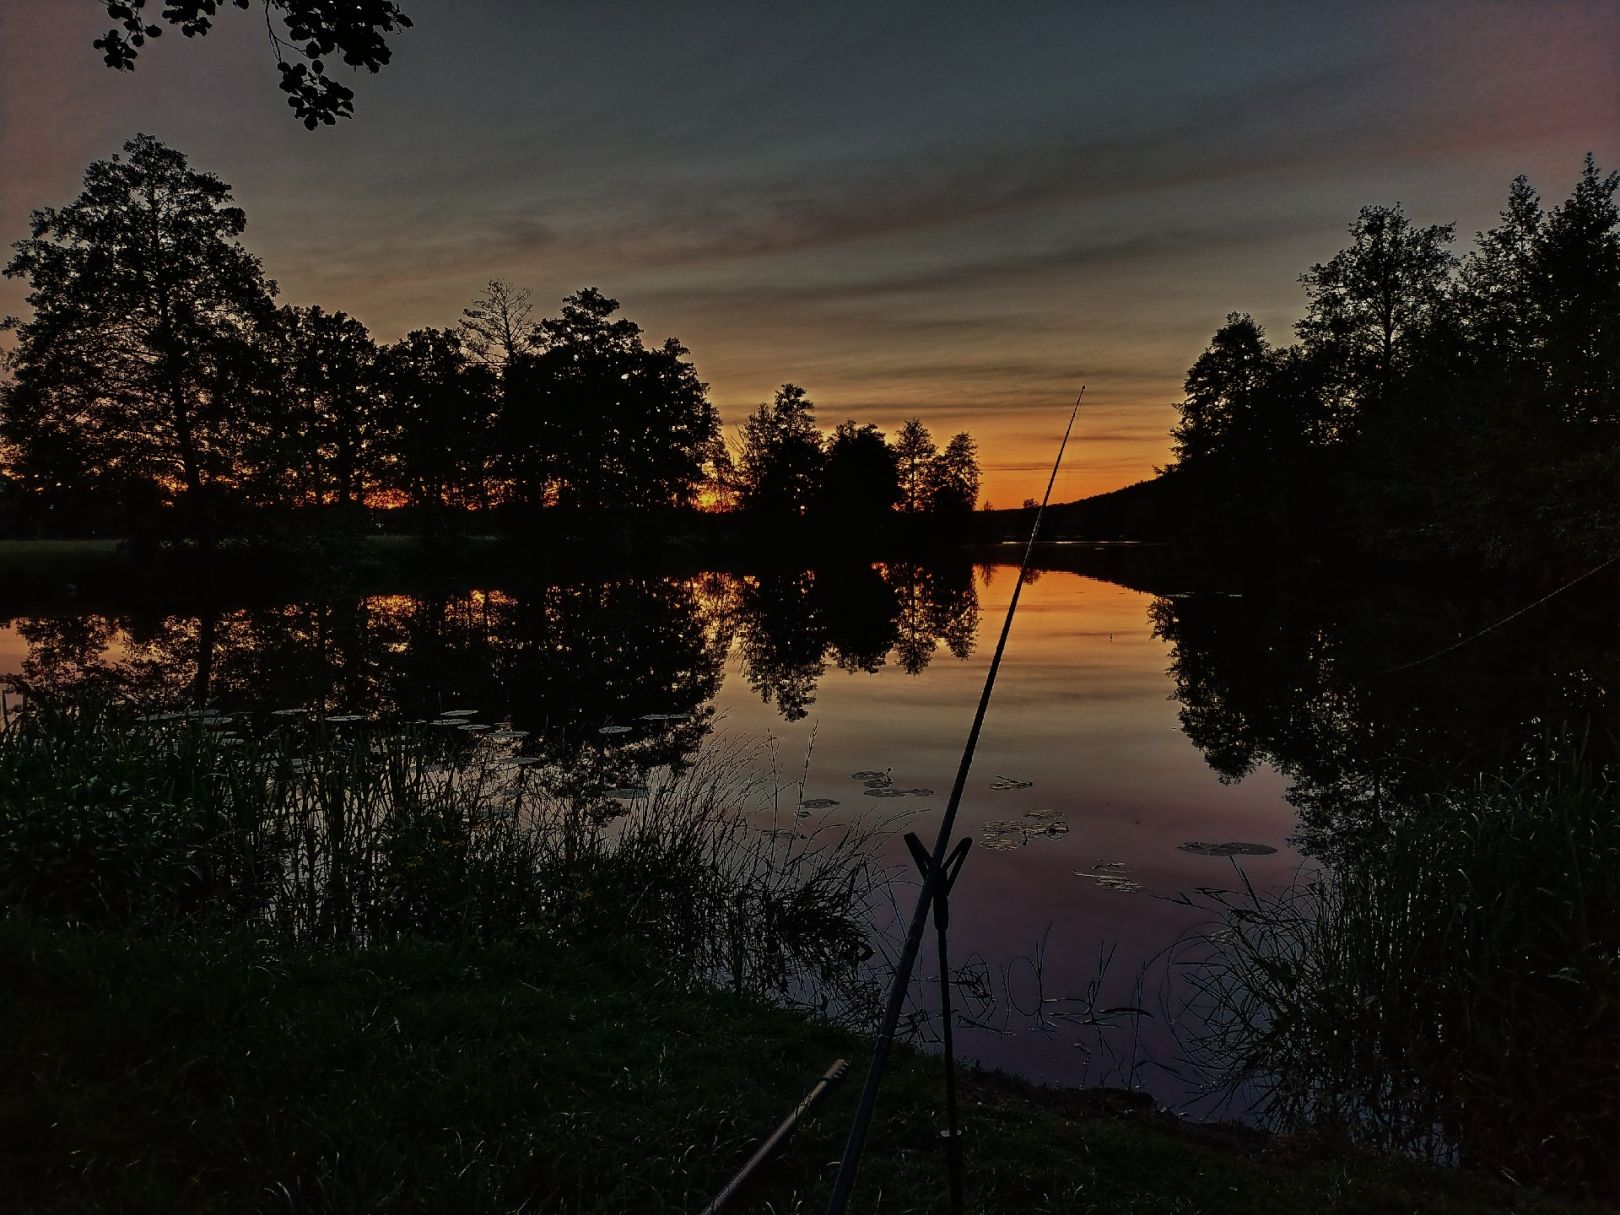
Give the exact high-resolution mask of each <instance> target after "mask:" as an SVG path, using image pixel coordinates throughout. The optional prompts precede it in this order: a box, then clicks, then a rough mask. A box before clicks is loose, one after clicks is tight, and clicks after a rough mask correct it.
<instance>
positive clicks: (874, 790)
mask: <svg viewBox="0 0 1620 1215" xmlns="http://www.w3.org/2000/svg"><path fill="white" fill-rule="evenodd" d="M850 779H851V780H858V781H860V782H862V783H863V784H864V785H865V786H866V795H867V796H868V797H933V796H934V791H933V790H932V789H897V788H895V786H894V782H893V781H892V780H891V779H890V778H889V774H888V772H887V771H883V772H851V773H850ZM835 804H836V803H835Z"/></svg>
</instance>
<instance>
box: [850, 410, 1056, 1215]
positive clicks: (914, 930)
mask: <svg viewBox="0 0 1620 1215" xmlns="http://www.w3.org/2000/svg"><path fill="white" fill-rule="evenodd" d="M1085 395H1086V389H1085V386H1084V385H1081V387H1080V392H1079V395H1078V396H1076V397H1075V399H1074V409H1073V411H1072V412H1071V413H1070V414H1069V424H1068V426H1066V427H1065V428H1064V431H1063V442H1062V443H1060V444H1059V445H1058V453H1057V459H1056V460H1055V461H1053V463H1052V475H1051V477H1050V478H1049V479H1048V480H1047V482H1046V496H1045V497H1044V498H1042V499H1041V506H1040V509H1039V510H1037V511H1036V512H1035V525H1034V526H1033V527H1032V528H1031V529H1030V533H1029V541H1028V542H1027V543H1026V544H1025V545H1024V559H1023V562H1022V563H1021V564H1020V566H1019V571H1018V579H1017V581H1016V582H1015V583H1014V584H1013V593H1012V600H1011V602H1009V603H1008V605H1007V617H1006V619H1005V620H1003V621H1002V624H1001V636H1000V638H999V639H998V640H997V642H996V652H995V655H994V656H993V657H992V658H991V660H990V670H989V672H988V673H987V674H986V676H985V680H984V690H983V691H982V692H981V693H980V694H979V706H978V709H977V710H976V711H975V712H974V715H973V726H972V728H971V729H970V730H969V731H968V737H967V745H966V746H965V747H964V748H963V749H962V762H961V764H960V766H959V767H958V768H957V770H956V782H955V784H953V785H952V786H951V798H950V801H949V803H947V805H946V807H945V815H944V817H943V818H942V819H941V820H940V824H939V835H938V837H937V838H936V839H935V841H934V848H933V851H932V853H931V854H930V856H931V858H932V864H931V865H930V866H929V869H928V873H927V876H926V877H925V878H924V881H923V887H922V890H921V891H919V892H918V895H917V905H916V908H915V910H913V912H912V915H911V925H910V928H909V929H908V931H907V933H906V943H905V947H904V948H903V949H902V950H901V952H900V961H899V964H898V966H897V968H896V970H895V976H894V982H893V984H892V985H891V986H890V988H889V999H888V1003H887V1005H886V1007H885V1008H884V1013H883V1022H882V1024H881V1026H880V1027H879V1029H878V1035H877V1042H876V1043H875V1045H874V1046H873V1050H872V1063H871V1067H870V1068H869V1069H868V1071H867V1073H866V1086H865V1088H864V1089H863V1090H862V1092H861V1102H860V1105H859V1106H857V1107H856V1110H855V1119H854V1121H853V1123H852V1124H851V1126H850V1130H849V1141H848V1142H847V1143H846V1144H845V1145H844V1155H843V1158H842V1159H841V1160H840V1161H839V1165H838V1176H837V1178H836V1179H835V1180H834V1181H833V1190H832V1196H831V1197H830V1198H829V1199H828V1201H827V1215H843V1212H844V1210H845V1209H846V1208H847V1206H848V1204H849V1194H850V1191H851V1190H852V1189H853V1188H854V1186H855V1172H856V1169H857V1168H858V1166H859V1164H860V1158H861V1151H862V1149H863V1148H864V1147H865V1146H866V1133H867V1131H868V1129H869V1128H870V1126H871V1123H872V1112H873V1110H874V1109H875V1108H876V1106H877V1095H878V1087H879V1085H880V1084H881V1083H882V1081H883V1069H884V1067H885V1065H886V1064H887V1063H888V1059H889V1050H890V1048H891V1047H892V1046H893V1045H894V1031H895V1028H896V1027H897V1026H898V1024H899V1022H900V1014H901V1012H902V1010H903V1008H904V1006H905V1001H906V993H907V991H908V990H909V988H910V987H911V972H912V970H913V969H914V968H915V967H916V965H917V954H918V952H919V951H920V949H921V947H922V938H923V930H924V928H926V926H927V923H928V912H929V908H930V905H931V904H932V902H933V899H934V891H935V886H936V884H937V881H938V877H939V875H940V874H941V873H942V872H943V871H944V868H945V865H946V854H947V852H948V851H949V849H950V846H951V828H952V827H953V826H954V825H955V823H956V811H957V808H958V807H959V806H960V805H961V803H962V791H963V789H964V788H966V786H967V778H968V771H969V770H970V769H971V768H972V767H973V751H974V748H975V747H977V746H978V742H979V734H980V732H981V731H982V730H983V728H984V716H985V713H986V712H987V711H988V710H989V708H990V694H991V692H992V691H994V689H995V686H996V672H997V671H998V670H1000V669H1001V657H1002V655H1003V654H1004V653H1005V652H1006V649H1007V636H1008V634H1009V633H1011V632H1012V622H1013V616H1014V615H1015V614H1016V613H1017V611H1018V598H1019V593H1020V592H1021V591H1022V590H1023V587H1024V571H1026V570H1027V569H1028V568H1029V563H1030V558H1031V557H1032V556H1033V554H1034V552H1035V538H1036V537H1037V536H1038V535H1040V531H1041V521H1042V519H1043V518H1045V515H1046V507H1047V504H1048V503H1049V502H1050V501H1051V500H1052V487H1053V486H1054V485H1056V484H1057V475H1058V469H1059V468H1061V467H1062V465H1063V452H1064V450H1065V449H1066V448H1067V447H1068V445H1069V435H1070V434H1071V433H1073V431H1074V420H1075V418H1077V417H1079V415H1080V402H1081V401H1083V400H1084V399H1085Z"/></svg>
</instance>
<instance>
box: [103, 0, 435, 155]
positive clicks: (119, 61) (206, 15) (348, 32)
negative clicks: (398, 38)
mask: <svg viewBox="0 0 1620 1215" xmlns="http://www.w3.org/2000/svg"><path fill="white" fill-rule="evenodd" d="M103 2H104V3H105V5H106V9H107V16H108V17H109V18H111V19H112V20H113V21H115V22H116V23H117V24H116V25H114V26H113V27H112V29H110V30H108V31H107V32H106V33H105V34H103V35H102V36H101V37H100V38H97V39H96V40H95V43H94V45H95V48H96V50H98V51H101V52H102V55H103V59H104V61H105V62H106V64H107V66H108V67H110V68H113V69H115V70H117V71H121V72H128V71H133V70H134V68H135V62H136V60H137V59H138V58H139V57H140V52H141V48H142V47H144V46H145V45H146V41H147V39H149V38H157V37H160V36H161V35H162V34H163V24H161V23H166V24H168V25H170V26H172V27H175V28H177V29H179V31H180V32H181V33H182V34H184V35H185V36H186V37H187V38H198V37H202V36H204V35H206V34H207V33H208V32H209V31H210V30H211V29H213V28H214V20H215V18H216V17H217V16H218V15H219V10H220V9H221V8H224V7H227V6H233V7H235V8H240V9H250V8H252V7H253V0H162V8H161V9H160V10H159V11H158V12H157V13H156V14H155V15H154V14H153V12H152V9H153V8H154V7H156V6H155V5H152V4H149V2H148V0H103ZM260 3H261V4H262V6H263V8H264V23H265V29H266V31H267V34H268V37H269V40H270V46H271V49H272V51H273V52H274V54H275V58H276V67H277V69H278V70H279V71H280V73H281V91H282V92H283V93H286V94H287V104H288V105H289V106H291V107H292V110H293V113H294V114H295V115H297V117H298V118H299V120H300V121H302V122H303V124H304V126H306V127H307V128H309V129H310V130H311V131H313V130H314V129H315V128H316V127H317V126H319V125H321V124H322V123H325V124H326V125H328V126H331V125H332V124H333V123H335V122H336V121H337V120H338V119H339V118H348V117H351V116H352V115H353V114H354V90H353V89H351V88H348V87H347V86H346V85H342V84H339V83H338V82H337V81H336V80H333V79H332V78H331V76H329V75H328V74H327V67H328V64H329V62H330V60H331V59H332V58H333V57H334V56H337V57H339V58H341V59H342V60H343V62H344V63H345V64H347V65H348V66H349V67H351V68H365V69H366V70H367V71H370V72H372V73H373V74H375V73H376V72H378V71H380V70H381V69H382V68H383V67H384V66H385V65H386V64H387V63H388V62H389V60H390V59H391V58H392V57H393V51H392V49H391V48H390V47H389V45H388V38H389V35H391V34H395V33H397V32H399V31H400V30H404V29H409V28H410V26H411V19H410V18H409V17H407V16H406V15H405V13H404V11H403V10H402V9H401V8H400V6H399V5H398V4H396V3H394V0H260ZM278 20H279V24H280V27H281V28H280V30H279V31H278V30H277V28H276V27H277V23H278ZM289 56H291V57H293V60H294V61H293V62H289V61H288V60H289Z"/></svg>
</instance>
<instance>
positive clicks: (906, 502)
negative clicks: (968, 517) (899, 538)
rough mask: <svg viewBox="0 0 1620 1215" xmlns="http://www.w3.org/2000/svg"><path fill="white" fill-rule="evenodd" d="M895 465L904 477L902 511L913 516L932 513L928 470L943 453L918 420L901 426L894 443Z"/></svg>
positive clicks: (901, 483) (900, 475) (901, 479)
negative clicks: (923, 512) (929, 508)
mask: <svg viewBox="0 0 1620 1215" xmlns="http://www.w3.org/2000/svg"><path fill="white" fill-rule="evenodd" d="M894 454H895V461H896V465H897V468H898V473H899V477H900V509H901V510H903V511H906V512H908V513H910V514H915V513H917V512H918V511H925V510H927V509H928V470H929V468H930V467H931V466H932V464H933V462H934V457H935V456H936V455H938V454H939V450H938V449H937V448H936V447H935V446H934V436H933V435H931V434H929V433H928V427H926V426H924V425H923V424H922V422H921V420H919V419H917V418H908V419H907V420H906V421H905V422H904V423H902V424H901V427H900V433H899V434H897V435H896V436H895V440H894Z"/></svg>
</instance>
